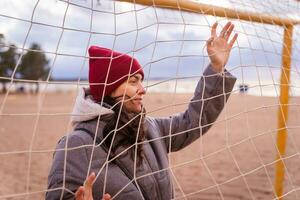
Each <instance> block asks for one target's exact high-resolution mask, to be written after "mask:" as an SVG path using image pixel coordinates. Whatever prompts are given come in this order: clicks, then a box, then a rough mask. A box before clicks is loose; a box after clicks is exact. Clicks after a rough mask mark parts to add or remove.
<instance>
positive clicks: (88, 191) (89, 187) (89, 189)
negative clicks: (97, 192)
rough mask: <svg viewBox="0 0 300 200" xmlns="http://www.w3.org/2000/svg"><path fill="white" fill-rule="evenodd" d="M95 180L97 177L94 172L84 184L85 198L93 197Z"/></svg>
mask: <svg viewBox="0 0 300 200" xmlns="http://www.w3.org/2000/svg"><path fill="white" fill-rule="evenodd" d="M95 178H96V175H95V173H94V172H92V173H91V175H90V176H89V177H88V178H87V179H86V181H85V182H84V196H85V197H92V196H93V184H94V180H95Z"/></svg>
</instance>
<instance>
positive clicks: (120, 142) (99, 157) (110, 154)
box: [46, 22, 237, 200]
mask: <svg viewBox="0 0 300 200" xmlns="http://www.w3.org/2000/svg"><path fill="white" fill-rule="evenodd" d="M216 28H217V23H215V24H214V25H213V26H212V29H211V38H210V39H209V40H208V41H207V51H208V55H209V58H210V61H211V63H210V65H209V66H208V67H207V68H206V70H205V71H204V73H203V77H201V79H200V81H199V83H198V85H197V87H196V90H195V93H194V97H193V99H192V100H191V102H190V103H189V105H188V108H187V110H186V111H185V112H183V113H179V114H177V115H174V116H170V117H168V118H151V117H146V116H145V109H144V108H143V104H142V100H143V96H144V95H145V93H146V91H145V89H144V87H143V86H142V81H143V79H144V73H143V70H142V68H141V66H140V65H139V63H138V62H137V61H136V60H135V59H134V58H131V57H130V56H128V55H125V54H120V53H117V52H113V51H111V50H109V49H105V48H101V47H96V46H92V47H90V49H89V54H90V63H89V67H90V69H89V83H90V88H89V90H83V91H82V92H81V94H80V95H79V96H78V97H77V100H76V104H75V107H74V112H73V114H74V115H73V117H72V122H73V123H74V126H75V129H74V131H73V132H72V133H70V134H68V135H67V136H65V137H63V138H62V139H61V140H60V141H59V143H58V145H57V151H56V153H55V154H54V160H53V164H52V168H51V171H50V174H49V177H48V192H47V195H46V199H48V200H49V199H74V198H76V199H78V200H83V199H89V200H91V199H96V200H100V199H102V198H103V199H111V198H112V199H131V200H135V199H151V200H152V199H162V200H166V199H171V198H173V197H174V192H173V186H172V182H171V179H170V173H169V162H168V153H169V152H173V151H178V150H180V149H182V148H184V147H186V146H187V145H189V144H191V143H192V142H193V141H195V140H196V139H197V138H199V137H200V135H202V134H204V133H206V132H207V130H208V129H209V128H210V126H211V125H212V123H214V122H215V120H216V119H217V117H218V115H219V114H220V112H221V111H222V109H223V107H224V104H225V102H226V101H227V99H228V98H229V95H230V92H231V91H232V88H233V86H234V83H235V80H236V79H235V77H233V76H232V75H231V74H230V73H229V72H228V71H226V70H225V68H224V66H225V64H226V63H227V60H228V58H229V53H230V50H231V48H232V46H233V44H234V42H235V41H236V39H237V34H235V35H234V36H233V37H232V39H231V40H230V41H229V38H230V35H231V33H232V31H233V28H234V25H233V24H232V23H230V22H228V23H227V24H226V25H225V26H224V28H223V29H222V31H221V33H220V35H219V36H217V34H216ZM104 83H106V84H104ZM211 97H213V98H211ZM89 174H90V175H89ZM88 175H89V176H88ZM83 184H84V186H81V185H83ZM106 193H107V194H106Z"/></svg>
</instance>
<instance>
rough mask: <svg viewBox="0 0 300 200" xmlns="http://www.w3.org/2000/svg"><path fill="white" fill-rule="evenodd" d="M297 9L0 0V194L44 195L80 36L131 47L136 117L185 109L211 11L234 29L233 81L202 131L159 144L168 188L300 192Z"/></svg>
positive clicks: (66, 120)
mask: <svg viewBox="0 0 300 200" xmlns="http://www.w3.org/2000/svg"><path fill="white" fill-rule="evenodd" d="M143 3H144V4H143ZM197 5H198V6H197ZM299 13H300V2H299V1H296V0H286V1H270V0H268V1H257V0H252V1H251V0H224V1H214V0H210V1H206V0H194V1H182V0H177V1H175V0H170V1H154V0H153V1H132V2H122V1H112V0H23V1H9V0H2V1H1V6H0V34H1V35H0V36H1V37H0V82H1V83H0V84H1V85H0V90H1V91H2V93H1V94H0V133H1V134H0V136H1V139H0V160H1V166H0V177H1V178H0V199H9V200H12V199H14V200H15V199H43V198H44V196H45V193H46V192H47V176H48V173H49V170H50V167H51V163H52V158H53V153H54V152H55V146H56V144H57V142H58V141H59V139H60V138H61V137H63V136H64V135H66V134H67V133H70V132H71V131H72V130H73V127H72V124H71V121H70V117H71V115H72V114H71V113H72V109H73V106H74V104H75V100H76V96H77V95H78V93H79V91H80V90H81V88H83V87H84V88H87V87H88V80H87V78H88V67H89V66H88V63H89V62H88V60H89V56H88V51H87V50H88V48H89V47H90V46H91V45H96V46H101V47H105V48H109V49H113V50H115V51H118V52H122V53H126V54H128V55H130V56H133V57H135V58H136V59H137V60H138V61H139V62H140V64H141V66H142V67H143V70H144V73H145V79H144V82H143V83H144V86H145V88H146V92H147V94H146V95H145V99H144V106H145V108H146V109H147V113H146V115H147V116H151V117H165V116H170V115H173V114H175V113H178V112H182V111H184V110H185V109H186V108H187V106H188V104H189V102H190V99H191V98H192V96H193V92H194V90H195V88H196V85H197V82H198V81H199V79H200V78H201V77H202V74H203V72H204V70H205V69H206V67H207V66H208V64H209V62H210V60H209V57H208V55H207V52H206V41H207V39H208V38H209V37H210V29H211V27H212V25H213V24H214V23H215V22H216V21H217V22H218V24H219V26H218V29H217V32H218V33H219V32H220V30H221V28H222V27H224V25H225V24H226V23H227V22H228V21H231V22H232V23H233V24H234V25H235V29H234V32H235V33H238V35H239V36H238V39H237V41H236V43H235V44H234V46H233V49H232V51H231V55H230V58H229V61H228V63H227V65H226V69H227V70H228V71H229V72H230V73H231V74H233V75H234V76H235V77H236V78H237V81H236V83H235V86H234V88H233V90H232V92H231V94H230V98H229V100H228V102H227V103H226V105H225V107H224V109H223V111H222V113H221V114H220V116H219V117H218V118H217V120H216V121H215V122H214V123H213V125H212V127H211V128H210V129H209V131H208V132H207V133H206V134H205V135H204V136H203V137H200V138H199V139H198V140H196V141H195V142H194V143H192V144H191V145H189V146H188V147H186V148H184V149H183V150H180V151H178V152H172V153H169V154H168V157H169V168H168V170H169V171H170V174H171V179H172V183H173V186H174V190H175V196H174V198H175V199H230V200H231V199H279V198H284V199H291V200H292V199H300V175H299V166H300V154H299V153H300V149H299V144H300V135H299V131H300V121H299V117H300V108H299V105H300V98H299V95H300V59H299V55H300V46H299V44H300V29H299V25H298V24H299V23H300V14H299ZM33 60H35V62H33ZM36 60H38V61H36ZM28 63H29V64H28ZM223 95H225V93H224V94H223ZM212 98H215V97H212ZM83 148H84V147H83ZM134 159H136V157H135V158H134ZM108 162H109V159H108ZM104 170H105V169H104ZM154 173H155V172H154ZM137 178H138V177H135V178H134V179H137ZM131 181H136V180H131ZM62 187H65V186H64V185H63V186H62ZM63 189H67V188H63ZM120 192H121V191H120ZM114 198H117V196H114Z"/></svg>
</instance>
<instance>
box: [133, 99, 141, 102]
mask: <svg viewBox="0 0 300 200" xmlns="http://www.w3.org/2000/svg"><path fill="white" fill-rule="evenodd" d="M134 101H138V102H142V101H143V99H142V98H136V99H134Z"/></svg>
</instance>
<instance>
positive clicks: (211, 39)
mask: <svg viewBox="0 0 300 200" xmlns="http://www.w3.org/2000/svg"><path fill="white" fill-rule="evenodd" d="M213 41H214V38H213V37H211V38H209V39H208V40H207V41H206V45H207V46H212V43H213Z"/></svg>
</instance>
